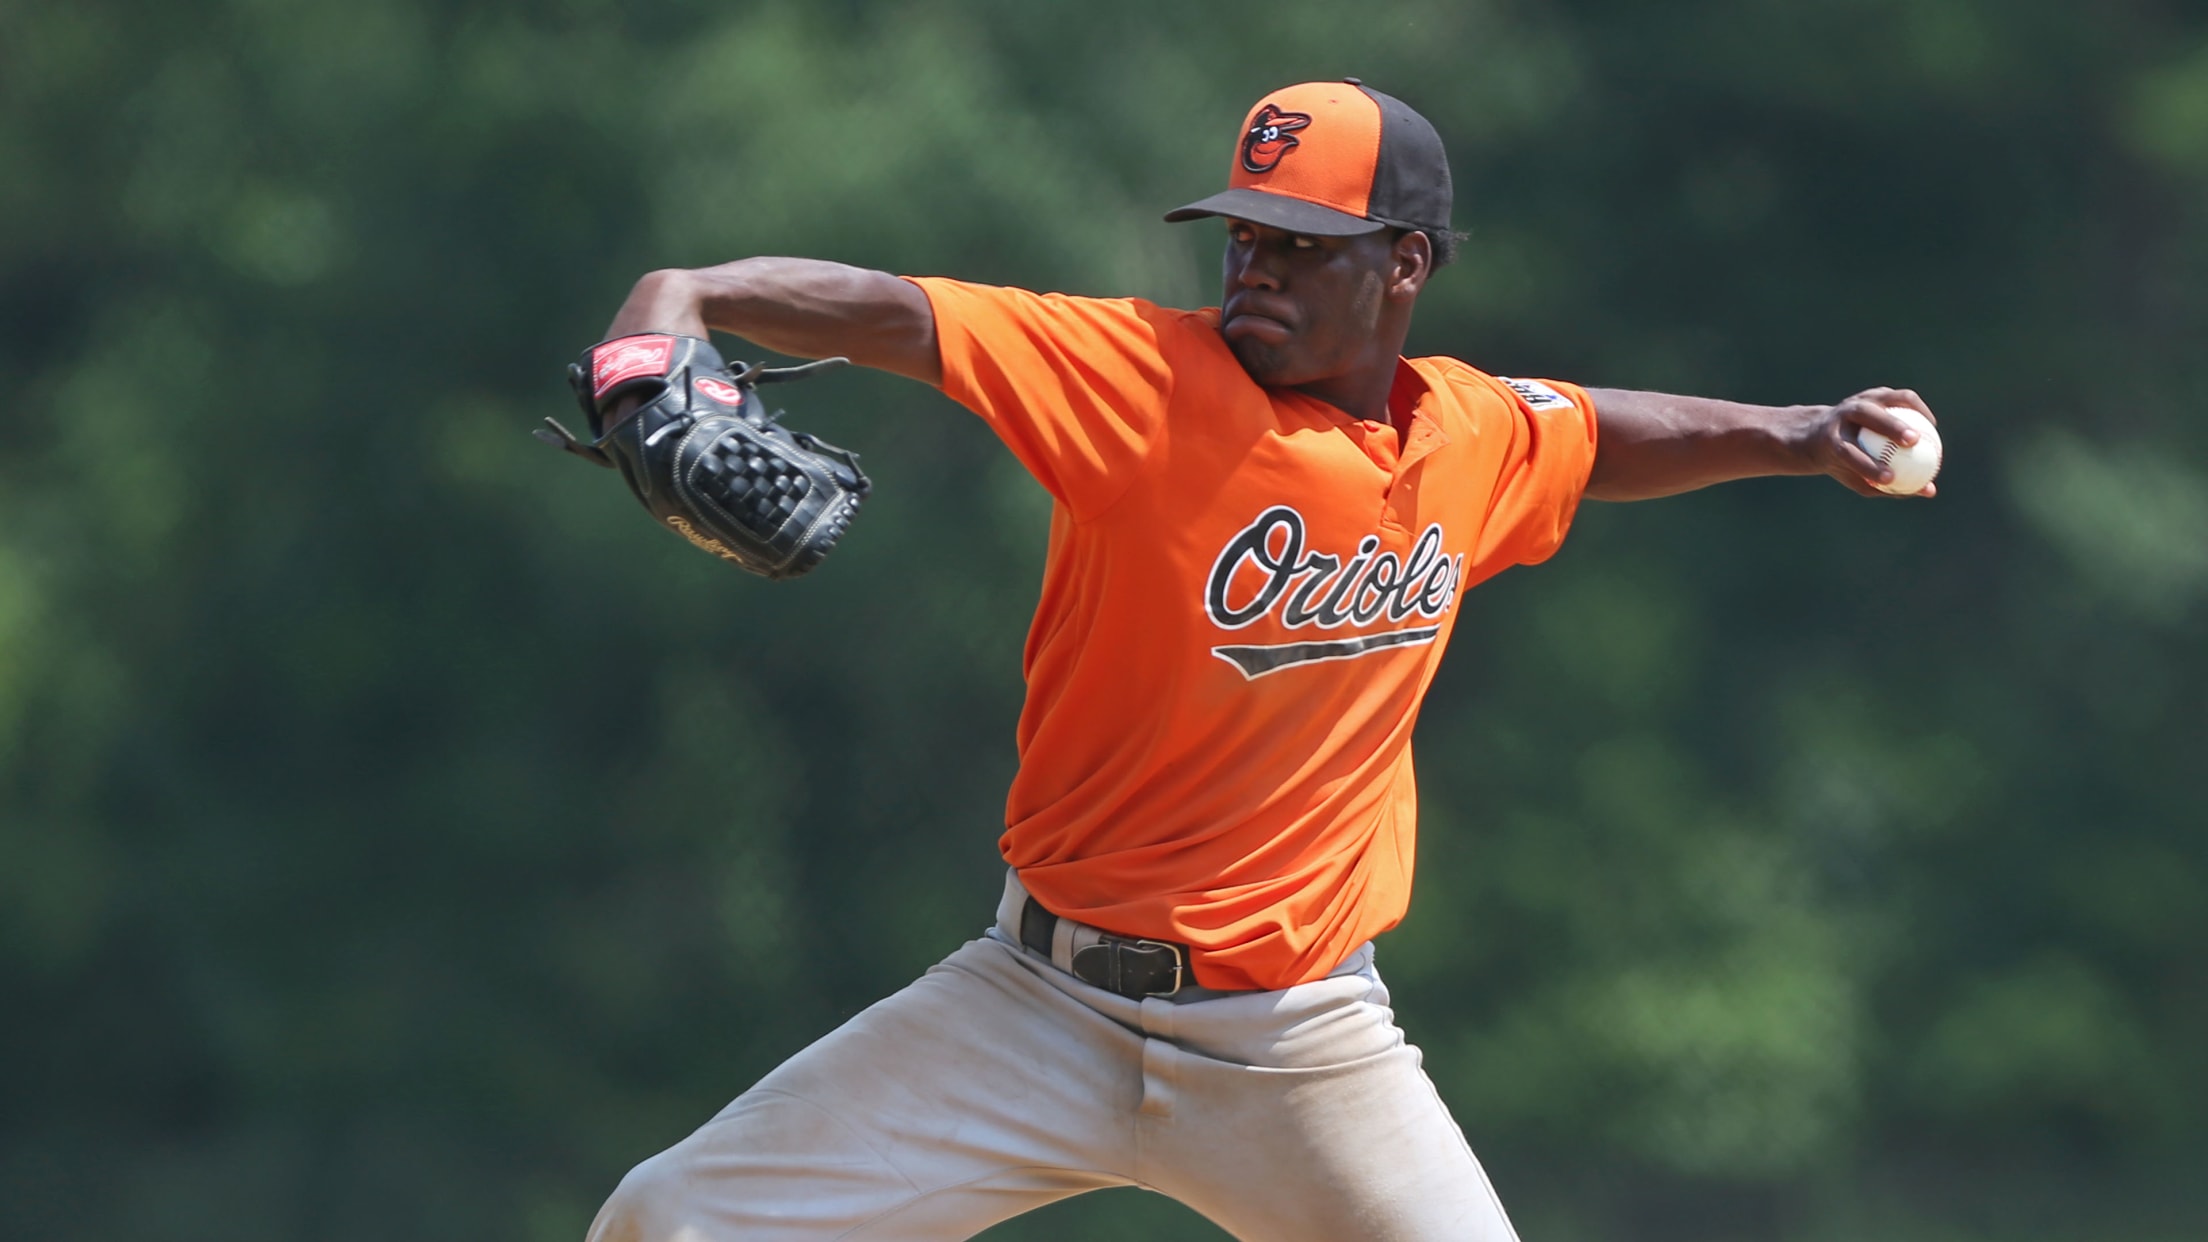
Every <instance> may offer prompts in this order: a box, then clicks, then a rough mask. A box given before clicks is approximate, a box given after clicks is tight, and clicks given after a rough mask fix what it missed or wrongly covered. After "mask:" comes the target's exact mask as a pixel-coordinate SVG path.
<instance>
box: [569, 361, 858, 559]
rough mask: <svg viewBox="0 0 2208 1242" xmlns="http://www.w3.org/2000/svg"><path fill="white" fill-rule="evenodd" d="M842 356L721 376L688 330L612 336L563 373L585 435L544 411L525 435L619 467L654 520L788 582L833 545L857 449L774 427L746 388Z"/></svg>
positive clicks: (850, 501) (854, 484)
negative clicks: (610, 417)
mask: <svg viewBox="0 0 2208 1242" xmlns="http://www.w3.org/2000/svg"><path fill="white" fill-rule="evenodd" d="M847 361H849V360H848V359H844V358H823V359H821V360H820V361H818V362H809V363H806V364H805V365H803V366H796V367H782V368H778V369H771V370H770V369H768V368H766V367H764V366H762V365H760V364H757V363H754V364H752V365H750V366H747V367H744V368H743V369H742V370H741V371H737V372H734V373H731V372H730V371H729V369H728V365H727V364H726V363H724V362H722V361H721V356H720V355H719V354H718V353H715V352H714V350H713V346H712V345H710V344H708V343H706V342H705V341H701V340H699V339H698V338H696V337H694V336H675V335H672V334H668V333H644V334H641V335H637V336H621V337H615V338H614V339H613V340H610V341H606V342H603V343H602V344H598V345H593V346H591V347H590V348H589V349H588V350H585V351H584V352H583V357H582V360H581V361H580V362H577V363H575V364H574V365H572V366H570V367H569V368H568V369H567V380H568V383H569V385H570V386H572V387H573V388H574V389H575V398H576V400H577V401H579V402H581V404H582V407H583V415H584V417H586V418H588V419H589V420H590V435H591V438H590V441H589V442H588V443H585V442H583V441H582V440H579V439H577V438H576V437H575V436H574V435H573V434H571V433H570V432H569V431H568V430H567V428H565V427H562V426H560V424H559V422H558V421H557V420H554V419H550V418H547V419H545V420H544V421H545V422H547V423H549V424H551V429H550V430H545V429H543V428H539V429H538V431H537V432H536V436H537V438H538V439H540V440H543V441H544V442H545V443H547V444H550V445H552V446H553V447H555V448H562V449H566V450H567V451H568V452H570V453H573V454H575V455H576V456H577V457H581V458H583V459H584V460H586V461H591V462H595V463H597V464H598V465H601V466H608V467H614V468H618V469H619V470H620V471H621V477H622V478H623V479H625V480H627V481H628V484H629V490H630V491H632V492H635V493H636V498H637V499H638V500H641V501H643V502H644V507H645V508H646V509H648V510H650V511H651V514H652V516H653V517H654V518H656V519H658V520H659V521H660V522H662V523H665V524H666V525H667V526H668V527H670V528H671V529H673V530H674V532H675V533H676V534H678V535H681V536H682V537H683V538H685V539H687V540H689V541H690V542H691V543H694V544H696V545H697V546H698V547H700V548H703V549H705V550H706V551H708V552H711V553H712V554H713V555H715V556H717V557H720V558H721V559H722V560H724V561H728V562H730V563H731V564H734V565H735V566H737V567H738V568H740V569H745V570H749V571H750V572H752V573H755V574H758V575H760V576H762V577H766V578H795V577H797V576H798V575H799V574H802V573H804V572H806V571H807V570H810V569H811V568H812V567H813V566H815V565H818V564H820V562H821V558H823V557H825V556H827V555H828V550H829V549H830V548H833V547H835V546H836V540H838V539H841V538H842V537H843V532H844V531H845V530H847V529H849V528H850V525H851V518H852V516H853V515H854V514H856V513H857V512H858V510H859V502H860V501H862V500H865V499H866V494H867V492H868V491H869V490H871V489H872V486H873V485H872V484H871V483H869V482H867V478H866V475H864V474H862V473H860V471H859V459H858V455H857V454H855V453H849V452H845V451H844V450H842V449H839V448H837V447H835V446H834V445H832V444H825V443H822V442H821V441H819V440H816V439H814V438H813V437H811V436H809V435H806V434H804V433H803V432H795V431H791V430H789V429H788V428H786V427H784V426H782V425H781V424H780V423H779V422H777V421H776V420H778V419H780V418H781V417H782V415H781V412H780V411H777V412H775V413H773V414H769V413H767V410H766V406H765V405H764V404H762V403H761V402H760V400H759V394H758V391H757V386H758V385H760V384H771V383H775V382H777V381H779V380H790V379H798V378H801V377H803V376H807V375H811V374H813V373H814V372H816V371H820V370H824V369H826V368H828V367H832V366H840V365H842V364H843V363H845V362H847ZM630 393H639V394H640V395H641V396H642V400H641V402H640V403H639V404H638V405H637V407H636V408H635V409H634V410H633V411H631V412H630V413H629V414H628V415H627V416H626V417H624V418H622V419H621V420H620V421H619V422H616V423H614V424H613V425H612V426H610V427H609V426H606V425H605V415H606V412H607V411H608V410H610V409H612V408H613V406H614V404H615V403H616V402H617V401H618V400H619V399H620V398H622V397H624V396H626V395H628V394H630Z"/></svg>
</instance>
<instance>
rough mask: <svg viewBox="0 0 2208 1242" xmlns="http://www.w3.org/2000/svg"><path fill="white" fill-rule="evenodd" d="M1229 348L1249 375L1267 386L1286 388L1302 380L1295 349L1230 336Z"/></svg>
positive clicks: (1249, 338) (1244, 337)
mask: <svg viewBox="0 0 2208 1242" xmlns="http://www.w3.org/2000/svg"><path fill="white" fill-rule="evenodd" d="M1227 348H1228V349H1231V350H1233V351H1234V358H1235V361H1237V362H1239V363H1241V364H1242V369H1243V370H1244V371H1246V372H1248V373H1249V377H1250V378H1251V379H1253V380H1256V381H1257V382H1258V383H1259V384H1260V385H1263V386H1264V387H1266V388H1286V387H1289V386H1290V385H1293V384H1295V383H1297V382H1299V380H1300V378H1301V377H1300V376H1298V375H1297V373H1296V372H1297V367H1296V362H1297V359H1296V357H1295V355H1294V353H1293V351H1291V350H1288V349H1286V348H1283V347H1282V346H1279V345H1269V344H1266V343H1265V342H1263V341H1259V340H1255V339H1253V338H1251V337H1247V336H1243V337H1229V338H1227Z"/></svg>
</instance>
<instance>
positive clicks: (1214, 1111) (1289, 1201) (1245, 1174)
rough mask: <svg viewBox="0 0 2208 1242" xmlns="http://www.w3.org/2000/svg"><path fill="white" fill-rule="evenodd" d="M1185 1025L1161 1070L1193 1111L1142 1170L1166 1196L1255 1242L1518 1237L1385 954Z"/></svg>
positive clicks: (1231, 1003) (1195, 1016)
mask: <svg viewBox="0 0 2208 1242" xmlns="http://www.w3.org/2000/svg"><path fill="white" fill-rule="evenodd" d="M1352 967H1355V969H1351V968H1352ZM1174 1016H1175V1026H1176V1032H1175V1033H1176V1035H1177V1036H1178V1037H1179V1038H1178V1039H1176V1041H1175V1042H1174V1045H1173V1046H1172V1047H1171V1048H1168V1049H1154V1050H1153V1054H1152V1063H1153V1067H1154V1069H1155V1071H1156V1072H1157V1073H1158V1074H1160V1075H1161V1076H1165V1077H1169V1078H1171V1079H1172V1080H1174V1083H1175V1096H1176V1098H1177V1100H1179V1101H1180V1102H1182V1103H1183V1104H1185V1107H1176V1109H1175V1115H1174V1116H1173V1117H1171V1118H1169V1119H1157V1120H1154V1121H1153V1122H1151V1123H1150V1124H1148V1126H1147V1128H1146V1129H1145V1131H1144V1139H1145V1155H1146V1160H1145V1163H1144V1165H1143V1166H1142V1170H1141V1171H1142V1172H1143V1174H1144V1175H1145V1176H1146V1177H1149V1178H1152V1179H1153V1180H1154V1182H1155V1183H1157V1184H1160V1185H1161V1188H1163V1189H1167V1190H1168V1192H1169V1193H1172V1194H1174V1195H1176V1196H1177V1197H1180V1198H1182V1199H1183V1200H1184V1201H1186V1202H1188V1203H1189V1204H1190V1206H1192V1207H1195V1208H1196V1209H1197V1210H1198V1211H1201V1212H1203V1213H1205V1214H1206V1215H1209V1216H1211V1217H1212V1218H1213V1219H1215V1220H1217V1221H1219V1222H1220V1223H1221V1224H1222V1225H1224V1226H1226V1227H1227V1228H1228V1229H1229V1230H1230V1231H1231V1232H1234V1233H1236V1234H1237V1235H1239V1236H1242V1237H1248V1238H1266V1239H1291V1240H1292V1239H1314V1240H1316V1239H1327V1238H1349V1237H1354V1238H1359V1239H1372V1240H1374V1242H1411V1240H1419V1242H1424V1240H1426V1239H1433V1240H1436V1242H1441V1240H1447V1242H1508V1240H1509V1239H1511V1238H1512V1237H1513V1235H1512V1233H1511V1229H1510V1224H1509V1220H1508V1218H1507V1217H1506V1216H1505V1215H1504V1214H1503V1211H1502V1208H1501V1207H1500V1205H1499V1204H1498V1203H1497V1201H1496V1198H1495V1194H1494V1191H1493V1190H1492V1189H1491V1187H1490V1186H1489V1184H1488V1180H1487V1176H1486V1174H1485V1172H1484V1171H1483V1170H1482V1169H1481V1168H1480V1164H1479V1161H1478V1160H1477V1159H1476V1158H1474V1156H1473V1154H1472V1150H1471V1148H1470V1147H1469V1146H1468V1145H1467V1144H1466V1142H1465V1139H1464V1135H1463V1132H1462V1131H1461V1130H1460V1129H1459V1128H1458V1127H1457V1124H1456V1121H1455V1119H1454V1118H1452V1117H1451V1116H1450V1115H1449V1110H1448V1108H1447V1107H1446V1106H1444V1105H1443V1103H1442V1101H1441V1097H1440V1095H1439V1094H1438V1093H1436V1092H1435V1090H1434V1087H1433V1083H1432V1082H1431V1081H1430V1080H1429V1079H1428V1078H1427V1076H1426V1073H1425V1070H1424V1068H1423V1067H1422V1065H1421V1058H1420V1054H1419V1051H1418V1049H1417V1048H1416V1047H1414V1046H1413V1045H1411V1044H1410V1043H1409V1042H1408V1041H1407V1040H1405V1039H1404V1037H1403V1032H1402V1030H1401V1029H1400V1028H1399V1027H1397V1026H1396V1024H1395V1016H1394V1012H1393V1010H1392V1009H1391V1008H1390V1007H1389V1004H1388V992H1387V987H1386V985H1385V984H1384V983H1382V982H1381V981H1380V978H1379V975H1378V974H1377V972H1375V971H1373V970H1372V969H1371V963H1370V960H1369V958H1364V959H1361V960H1358V961H1352V962H1350V963H1345V967H1344V971H1343V972H1338V973H1337V974H1336V975H1334V976H1330V977H1329V978H1327V979H1323V980H1318V981H1315V982H1313V983H1309V984H1302V985H1298V986H1297V987H1294V988H1290V989H1288V990H1287V991H1285V992H1279V993H1272V994H1268V995H1266V996H1263V997H1251V998H1247V999H1229V1000H1224V1001H1210V1002H1204V1003H1202V1004H1198V1005H1193V1006H1189V1007H1187V1008H1186V1009H1185V1010H1184V1011H1181V1012H1177V1013H1176V1014H1175V1015H1174ZM1168 1152H1170V1153H1171V1154H1170V1156H1169V1157H1168V1158H1167V1159H1165V1160H1161V1161H1157V1162H1155V1163H1153V1162H1152V1161H1151V1160H1150V1159H1148V1157H1149V1156H1150V1155H1152V1154H1156V1155H1161V1156H1162V1155H1166V1153H1168ZM1166 1182H1170V1185H1169V1186H1168V1185H1165V1184H1164V1183H1166Z"/></svg>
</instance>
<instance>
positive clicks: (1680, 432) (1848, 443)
mask: <svg viewBox="0 0 2208 1242" xmlns="http://www.w3.org/2000/svg"><path fill="white" fill-rule="evenodd" d="M1587 394H1588V396H1590V397H1592V398H1593V399H1594V403H1595V421H1596V436H1595V468H1594V473H1593V474H1592V475H1591V476H1590V477H1589V479H1588V481H1587V494H1588V495H1589V496H1591V497H1594V498H1595V499H1597V500H1648V499H1651V498H1654V497H1657V496H1670V495H1675V494H1677V493H1679V492H1686V491H1692V490H1694V489H1695V488H1698V487H1707V486H1709V485H1710V484H1712V483H1723V482H1727V481H1728V480H1732V479H1747V478H1755V477H1757V476H1760V475H1768V474H1825V475H1830V476H1832V477H1833V478H1835V479H1837V480H1839V481H1840V482H1841V483H1842V484H1844V485H1846V486H1847V487H1848V488H1850V489H1851V490H1853V491H1855V492H1858V493H1860V494H1862V495H1865V496H1882V495H1884V494H1885V493H1883V492H1880V491H1879V490H1878V489H1877V487H1876V486H1875V484H1877V483H1880V482H1885V481H1890V480H1891V479H1892V478H1893V473H1892V472H1891V471H1889V470H1887V469H1886V468H1885V467H1883V466H1880V465H1879V464H1878V463H1876V462H1874V461H1872V460H1871V459H1870V457H1868V456H1867V455H1865V453H1864V452H1863V450H1862V449H1861V448H1860V447H1858V446H1857V444H1856V441H1855V433H1856V429H1857V428H1858V427H1869V428H1871V429H1872V430H1874V431H1877V432H1880V433H1881V434H1883V435H1886V436H1889V437H1892V438H1894V439H1896V440H1899V441H1900V442H1902V443H1904V444H1910V443H1914V442H1915V441H1916V438H1917V434H1916V432H1915V431H1913V430H1911V429H1910V428H1909V427H1908V425H1907V424H1906V423H1904V422H1902V421H1901V420H1900V419H1898V418H1896V417H1894V416H1893V415H1892V414H1890V413H1888V412H1887V409H1886V407H1888V406H1906V407H1908V408H1911V409H1914V410H1917V411H1918V412H1920V413H1922V414H1923V415H1924V416H1925V417H1927V418H1931V417H1932V411H1931V408H1930V407H1928V406H1926V405H1925V403H1924V401H1923V399H1922V398H1920V397H1918V396H1917V394H1915V393H1913V392H1910V391H1909V390H1907V389H1903V388H1871V389H1866V390H1865V391H1863V392H1859V393H1857V394H1856V395H1854V396H1852V397H1849V398H1848V399H1847V400H1845V401H1842V402H1840V403H1839V404H1837V405H1790V406H1765V405H1739V404H1736V403H1734V402H1731V401H1713V400H1710V399H1708V398H1704V397H1674V396H1669V395H1667V394H1664V393H1654V392H1630V391H1626V390H1624V389H1617V388H1590V389H1588V390H1587ZM1918 494H1919V495H1923V496H1930V495H1932V494H1933V487H1932V485H1931V484H1926V485H1925V488H1924V490H1923V491H1922V492H1920V493H1918Z"/></svg>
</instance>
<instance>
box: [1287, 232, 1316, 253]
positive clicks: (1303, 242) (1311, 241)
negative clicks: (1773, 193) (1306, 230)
mask: <svg viewBox="0 0 2208 1242" xmlns="http://www.w3.org/2000/svg"><path fill="white" fill-rule="evenodd" d="M1290 244H1291V245H1293V246H1294V247H1295V248H1296V249H1298V250H1310V249H1312V248H1314V247H1316V246H1317V245H1318V244H1319V239H1318V238H1316V237H1305V236H1304V235H1303V234H1301V233H1298V234H1296V235H1295V236H1294V237H1293V238H1292V239H1291V240H1290Z"/></svg>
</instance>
